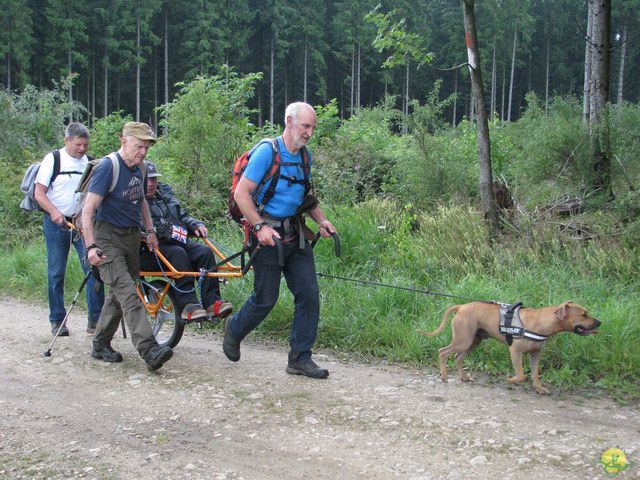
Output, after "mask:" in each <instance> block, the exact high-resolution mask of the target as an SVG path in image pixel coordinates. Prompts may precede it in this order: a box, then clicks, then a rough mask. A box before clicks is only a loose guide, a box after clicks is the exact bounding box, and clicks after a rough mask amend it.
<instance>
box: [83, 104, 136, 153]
mask: <svg viewBox="0 0 640 480" xmlns="http://www.w3.org/2000/svg"><path fill="white" fill-rule="evenodd" d="M131 121H133V117H132V116H131V115H126V114H125V113H124V112H123V111H118V112H113V113H111V114H110V115H107V116H106V117H102V118H99V119H98V120H96V121H95V122H94V124H93V128H92V129H91V143H90V146H91V149H90V152H91V155H92V156H93V157H95V158H103V157H105V156H107V155H109V154H110V153H111V152H115V151H117V150H118V149H119V148H120V135H121V134H122V127H124V124H125V123H127V122H131Z"/></svg>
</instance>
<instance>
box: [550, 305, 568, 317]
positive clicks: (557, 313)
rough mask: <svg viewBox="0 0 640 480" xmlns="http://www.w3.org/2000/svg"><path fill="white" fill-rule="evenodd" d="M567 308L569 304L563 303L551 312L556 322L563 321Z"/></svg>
mask: <svg viewBox="0 0 640 480" xmlns="http://www.w3.org/2000/svg"><path fill="white" fill-rule="evenodd" d="M568 308H569V302H564V303H563V304H562V305H560V308H559V309H558V310H556V311H555V312H553V313H554V314H555V316H556V318H557V319H558V320H564V318H565V317H566V315H567V309H568Z"/></svg>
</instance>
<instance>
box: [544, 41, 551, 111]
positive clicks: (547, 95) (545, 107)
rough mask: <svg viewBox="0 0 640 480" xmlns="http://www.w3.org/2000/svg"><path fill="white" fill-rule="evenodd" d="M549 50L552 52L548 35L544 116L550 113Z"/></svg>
mask: <svg viewBox="0 0 640 480" xmlns="http://www.w3.org/2000/svg"><path fill="white" fill-rule="evenodd" d="M549 50H550V42H549V34H548V33H547V64H546V67H547V68H546V73H545V80H544V114H545V115H547V114H548V113H549Z"/></svg>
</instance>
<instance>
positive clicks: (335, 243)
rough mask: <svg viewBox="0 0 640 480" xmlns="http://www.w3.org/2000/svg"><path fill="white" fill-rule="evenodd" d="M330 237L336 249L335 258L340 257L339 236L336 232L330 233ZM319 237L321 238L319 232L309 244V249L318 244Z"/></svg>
mask: <svg viewBox="0 0 640 480" xmlns="http://www.w3.org/2000/svg"><path fill="white" fill-rule="evenodd" d="M331 236H332V237H333V243H334V245H335V249H336V257H339V256H340V235H338V232H331ZM320 237H321V235H320V232H318V233H316V236H315V238H314V239H313V241H312V242H311V248H313V247H315V246H316V243H318V240H320Z"/></svg>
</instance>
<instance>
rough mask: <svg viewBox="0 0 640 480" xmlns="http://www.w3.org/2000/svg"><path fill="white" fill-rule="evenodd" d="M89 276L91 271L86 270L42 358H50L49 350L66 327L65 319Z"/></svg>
mask: <svg viewBox="0 0 640 480" xmlns="http://www.w3.org/2000/svg"><path fill="white" fill-rule="evenodd" d="M90 275H91V269H89V270H87V274H86V275H85V276H84V280H82V284H81V285H80V288H79V289H78V292H77V293H76V294H75V296H74V297H73V301H72V302H71V305H70V306H69V309H68V310H67V314H66V315H65V316H64V320H62V323H61V324H60V326H59V327H58V331H57V332H56V334H55V335H54V337H53V340H51V343H50V344H49V348H48V349H47V351H46V352H44V356H45V357H50V356H51V349H52V348H53V345H54V344H55V343H56V340H57V339H58V337H59V336H60V332H61V331H62V329H63V328H64V326H65V325H66V323H67V319H68V318H69V314H70V313H71V310H73V307H74V306H75V304H76V302H77V301H78V297H79V296H80V292H82V290H84V286H85V285H86V284H87V282H88V281H89V276H90Z"/></svg>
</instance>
